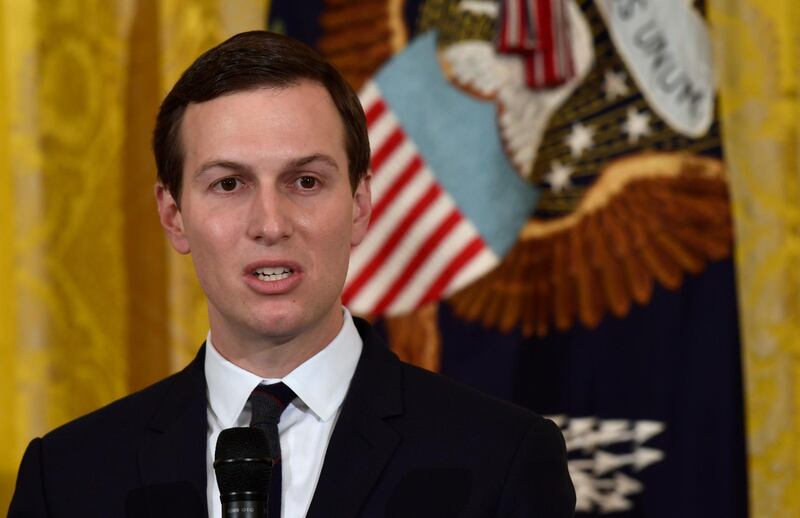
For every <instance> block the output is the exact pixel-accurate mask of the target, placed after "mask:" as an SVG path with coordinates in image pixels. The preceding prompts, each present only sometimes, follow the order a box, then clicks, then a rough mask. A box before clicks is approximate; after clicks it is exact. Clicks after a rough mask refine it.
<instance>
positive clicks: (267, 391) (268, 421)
mask: <svg viewBox="0 0 800 518" xmlns="http://www.w3.org/2000/svg"><path fill="white" fill-rule="evenodd" d="M295 397H297V396H296V395H295V393H294V392H293V391H292V389H290V388H289V387H287V386H286V385H284V384H283V383H275V384H273V385H259V386H257V387H256V388H255V389H253V392H252V393H251V394H250V399H249V400H248V401H250V405H251V408H252V412H253V416H252V418H251V419H250V426H252V427H253V428H259V429H261V430H263V431H264V433H265V434H266V435H267V443H268V444H269V448H270V456H271V457H272V460H273V465H272V478H271V479H270V483H269V497H268V501H267V506H268V507H267V508H268V509H269V513H268V514H267V516H268V517H269V518H280V515H281V478H282V477H281V442H280V438H279V435H278V421H280V420H281V413H283V410H284V409H285V408H286V407H287V406H288V405H289V403H291V402H292V400H293V399H294V398H295Z"/></svg>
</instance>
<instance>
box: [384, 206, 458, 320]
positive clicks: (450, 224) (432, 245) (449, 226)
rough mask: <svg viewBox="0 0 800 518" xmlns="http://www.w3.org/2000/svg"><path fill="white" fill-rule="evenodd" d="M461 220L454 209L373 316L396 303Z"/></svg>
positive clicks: (398, 279) (402, 274)
mask: <svg viewBox="0 0 800 518" xmlns="http://www.w3.org/2000/svg"><path fill="white" fill-rule="evenodd" d="M461 219H462V218H461V214H460V213H459V212H458V210H456V209H453V211H452V212H451V213H450V214H448V216H447V217H446V218H445V219H444V221H442V222H441V223H440V224H439V226H438V227H437V228H436V230H434V231H433V234H431V235H430V236H429V237H428V239H426V240H425V243H423V244H422V246H421V247H420V248H419V250H417V253H416V254H414V257H413V258H412V259H411V261H409V263H408V264H407V265H406V267H405V268H404V269H403V271H402V272H401V273H400V275H399V276H398V277H397V279H395V281H394V283H392V286H391V287H390V288H389V290H388V291H387V292H386V294H385V295H384V296H383V297H382V298H381V300H380V301H378V303H377V304H376V305H375V307H374V308H373V309H372V311H371V314H372V315H380V314H382V313H383V312H384V311H386V308H387V307H389V305H390V304H391V303H392V302H394V299H395V298H397V296H398V295H399V294H400V293H401V292H402V291H403V288H405V287H406V285H408V283H409V282H411V280H413V278H414V274H415V273H416V272H417V271H418V269H419V267H420V266H421V265H422V263H424V262H425V260H426V259H427V258H428V256H429V255H431V253H432V252H433V251H434V250H435V249H436V247H437V245H438V244H439V243H441V242H442V240H443V239H444V238H445V237H446V236H447V234H449V233H450V231H451V230H453V228H455V226H456V225H457V224H458V222H459V221H461Z"/></svg>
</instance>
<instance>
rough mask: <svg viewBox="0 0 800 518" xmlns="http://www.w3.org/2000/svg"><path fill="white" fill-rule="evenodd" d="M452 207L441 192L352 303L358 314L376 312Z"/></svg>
mask: <svg viewBox="0 0 800 518" xmlns="http://www.w3.org/2000/svg"><path fill="white" fill-rule="evenodd" d="M453 207H454V204H453V201H452V199H449V196H446V195H445V194H444V191H442V193H441V194H440V195H439V196H438V198H437V199H436V200H435V201H434V202H433V203H432V204H431V205H430V206H428V207H427V209H426V210H425V211H424V212H423V213H422V214H421V215H420V216H419V217H418V218H416V219H415V220H414V222H413V223H412V225H411V228H409V229H408V232H406V233H405V234H404V235H403V237H402V238H401V241H400V243H398V244H397V246H396V247H395V248H394V250H393V251H392V253H391V254H390V255H389V256H388V257H385V258H384V260H383V263H382V264H381V266H380V267H379V268H378V270H377V271H376V272H375V273H374V274H373V275H372V277H371V278H370V279H369V281H367V283H366V284H365V285H364V287H363V288H362V289H361V290H360V291H359V292H358V294H356V295H355V297H353V299H352V300H351V301H350V306H351V307H352V308H353V309H354V310H355V311H356V312H360V311H364V312H366V313H368V314H372V313H373V312H374V309H375V305H376V304H377V303H378V302H379V301H380V299H381V298H382V297H383V296H384V295H385V294H386V292H387V290H388V289H389V288H390V287H391V286H392V284H393V283H394V282H395V280H396V279H397V278H398V277H399V275H400V274H401V273H402V271H403V270H404V269H405V266H406V265H407V264H408V262H409V261H410V260H411V259H412V258H413V257H414V253H415V252H416V251H417V250H418V249H419V247H420V246H421V245H422V243H424V242H425V239H426V238H427V237H428V236H429V235H430V234H431V232H433V230H434V229H436V227H437V226H438V225H439V223H440V222H441V221H442V220H444V218H446V217H447V215H448V214H450V212H451V211H452V210H453Z"/></svg>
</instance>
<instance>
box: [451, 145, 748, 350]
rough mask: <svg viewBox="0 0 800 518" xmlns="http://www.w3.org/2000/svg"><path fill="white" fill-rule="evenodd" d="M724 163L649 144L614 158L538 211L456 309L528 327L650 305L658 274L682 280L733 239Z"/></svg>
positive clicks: (506, 325)
mask: <svg viewBox="0 0 800 518" xmlns="http://www.w3.org/2000/svg"><path fill="white" fill-rule="evenodd" d="M731 225H732V223H731V215H730V206H729V201H728V188H727V182H726V178H725V170H724V167H723V165H722V163H721V162H720V161H719V160H716V159H713V158H708V157H702V156H696V155H689V154H685V153H654V152H651V153H642V154H637V155H633V156H628V157H625V158H622V159H620V160H617V161H615V162H612V163H610V164H609V165H607V166H606V167H605V168H604V170H603V171H602V173H601V175H600V177H599V178H598V180H597V181H596V182H595V183H594V184H593V185H592V186H591V187H590V188H589V189H588V190H587V191H586V193H585V194H584V197H583V198H582V200H581V202H580V204H579V205H578V207H577V209H576V210H575V211H574V212H572V213H570V214H569V215H568V216H565V217H562V218H559V219H555V220H547V221H545V220H537V219H532V220H530V221H529V222H528V224H527V225H526V226H525V227H524V228H523V230H522V231H521V234H520V239H519V240H518V242H517V243H516V244H515V246H514V247H513V248H512V250H511V251H510V252H509V253H508V254H507V255H506V257H505V258H504V260H503V261H502V262H501V264H500V265H499V266H498V267H497V268H495V270H493V271H492V272H490V273H489V274H488V275H486V276H484V277H482V278H481V279H479V280H478V281H476V282H475V283H473V284H471V285H470V286H468V287H466V288H465V289H463V290H461V291H460V292H458V293H456V294H455V295H453V296H452V297H451V299H450V302H451V304H452V306H453V308H454V311H455V313H456V314H458V315H460V316H462V317H464V318H467V319H469V320H473V321H479V322H482V323H483V324H484V325H486V326H488V327H493V328H498V329H500V330H502V331H506V332H507V331H510V330H511V329H512V328H514V327H517V326H519V327H520V328H521V329H522V332H523V333H524V334H525V335H532V334H537V335H540V336H543V335H546V334H547V333H548V332H550V331H551V330H552V329H553V328H555V329H558V330H565V329H568V328H570V327H571V326H572V325H573V324H574V323H575V322H576V321H580V322H581V323H582V324H583V325H584V326H586V327H587V328H594V327H596V326H597V325H598V324H599V323H600V321H601V320H602V318H603V316H604V315H605V314H606V313H611V314H613V315H615V316H618V317H622V316H624V315H626V314H628V312H629V311H630V308H631V305H632V304H633V303H634V302H636V303H638V304H646V303H647V302H649V300H650V298H651V297H652V293H653V285H654V282H658V283H660V284H661V285H662V286H664V287H666V288H668V289H673V290H674V289H677V288H678V287H679V286H680V285H681V281H682V278H683V275H684V274H685V273H691V274H696V273H699V272H701V271H702V270H703V268H704V267H705V265H706V264H707V263H708V262H709V261H715V260H720V259H723V258H725V257H727V256H729V255H730V253H731V248H732V240H733V239H732V230H731V228H732V227H731Z"/></svg>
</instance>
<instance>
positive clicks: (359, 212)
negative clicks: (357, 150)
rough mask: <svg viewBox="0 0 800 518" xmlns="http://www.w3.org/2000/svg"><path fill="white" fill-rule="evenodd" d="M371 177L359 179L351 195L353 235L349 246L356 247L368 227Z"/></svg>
mask: <svg viewBox="0 0 800 518" xmlns="http://www.w3.org/2000/svg"><path fill="white" fill-rule="evenodd" d="M371 179H372V175H371V174H369V173H367V175H366V176H365V177H364V178H362V179H361V181H360V182H359V183H358V187H356V192H355V193H354V194H353V234H352V236H351V238H350V246H356V245H357V244H359V243H360V242H361V240H362V239H364V235H365V234H366V233H367V228H368V227H369V218H370V216H371V215H372V191H371V190H370V186H369V183H370V180H371Z"/></svg>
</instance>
